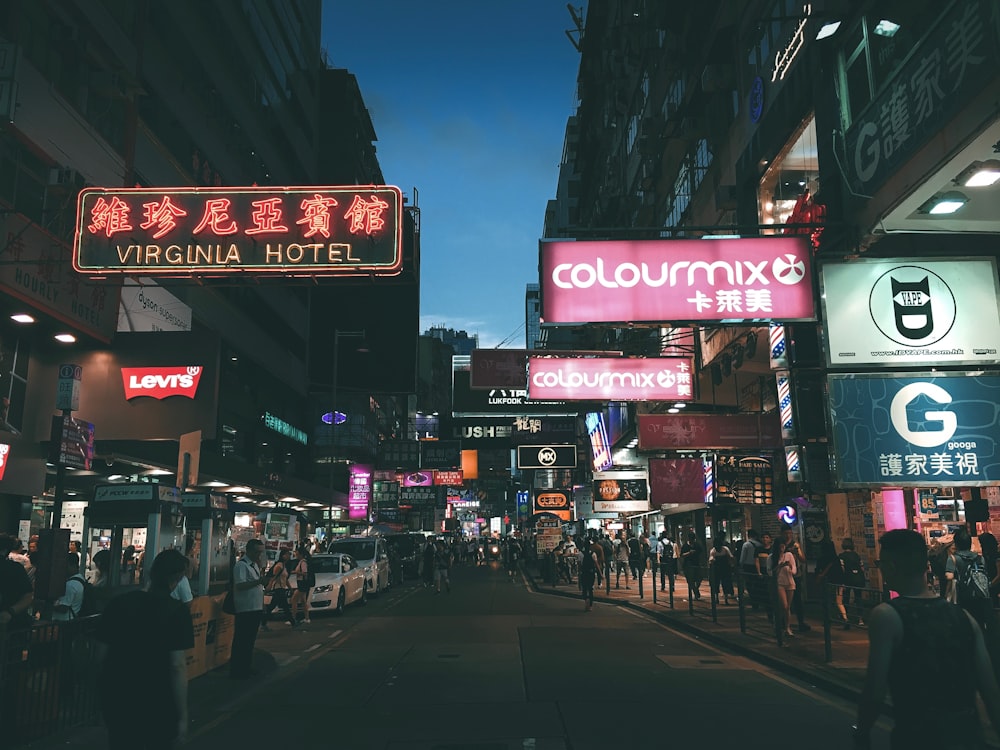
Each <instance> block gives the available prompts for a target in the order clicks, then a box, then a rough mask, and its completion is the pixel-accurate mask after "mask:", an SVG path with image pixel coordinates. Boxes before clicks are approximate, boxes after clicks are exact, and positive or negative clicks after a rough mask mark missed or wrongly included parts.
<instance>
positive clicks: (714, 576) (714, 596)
mask: <svg viewBox="0 0 1000 750" xmlns="http://www.w3.org/2000/svg"><path fill="white" fill-rule="evenodd" d="M718 585H719V579H718V573H716V571H715V566H714V565H709V566H708V588H709V594H710V595H711V596H709V601H710V602H711V605H712V622H714V623H718V622H719V592H718V591H717V586H718Z"/></svg>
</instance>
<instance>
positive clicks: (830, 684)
mask: <svg viewBox="0 0 1000 750" xmlns="http://www.w3.org/2000/svg"><path fill="white" fill-rule="evenodd" d="M524 570H525V573H526V574H527V576H528V579H529V580H530V582H531V585H532V587H533V588H534V590H535V591H537V592H539V593H543V594H552V595H555V596H566V597H572V598H580V590H579V588H578V586H577V583H576V580H575V579H574V581H573V583H571V584H570V583H565V582H563V583H560V584H558V585H556V586H552V585H551V584H550V583H548V582H546V581H544V580H543V578H542V575H541V573H540V570H539V563H536V562H535V561H526V564H525V568H524ZM638 584H639V582H638V581H632V580H630V581H629V586H630V588H629V589H626V588H625V587H624V581H623V582H622V588H620V589H616V588H615V586H614V574H613V573H612V576H611V590H610V592H608V591H607V589H606V587H605V586H601V587H600V588H595V589H594V601H595V606H599V605H600V604H602V603H603V604H615V605H618V606H624V607H630V608H632V609H635V610H639V611H642V612H645V613H647V614H649V615H651V616H653V617H655V618H656V619H658V620H660V621H661V622H663V623H665V624H667V625H669V626H670V627H672V628H676V629H678V630H681V631H684V632H686V633H688V634H690V635H693V636H695V637H697V638H699V639H701V640H704V641H706V642H708V643H711V644H713V645H716V646H720V647H722V648H724V649H726V650H729V651H734V652H736V653H738V654H740V655H741V656H745V657H747V658H750V659H753V660H754V661H757V662H758V663H760V664H763V665H765V666H767V667H770V668H772V669H775V670H778V671H781V672H784V673H785V674H788V675H790V676H792V677H795V678H796V679H800V680H804V681H806V682H808V683H809V684H811V685H817V686H820V687H822V688H823V689H824V690H826V691H828V692H832V693H834V694H837V695H839V696H841V697H843V698H846V699H848V700H857V698H858V696H859V695H860V693H861V688H862V685H863V682H864V676H865V668H866V664H867V659H868V634H867V631H866V630H865V628H864V627H857V626H855V627H852V628H851V629H850V630H844V629H843V628H842V627H841V626H840V625H838V624H836V623H833V624H831V627H830V640H831V652H832V656H833V659H832V661H830V662H827V661H826V649H825V645H824V632H823V614H822V610H821V607H820V605H819V603H817V602H809V601H807V602H806V606H805V610H806V622H807V623H808V624H809V626H810V627H811V628H812V629H811V630H810V631H808V632H805V633H799V632H796V633H795V636H794V637H791V638H788V637H786V638H785V639H784V644H783V645H782V646H779V645H778V644H777V641H776V638H775V633H774V627H773V626H772V625H771V623H770V622H768V620H767V616H766V614H765V613H764V611H763V609H762V610H760V611H759V612H754V611H753V610H752V609H751V608H750V606H749V605H747V606H746V607H745V609H744V612H745V616H746V632H745V633H744V632H741V631H740V617H739V606H737V604H736V603H735V600H734V599H732V598H731V599H730V601H731V602H733V604H731V605H730V606H725V605H724V604H722V599H721V598H720V600H719V604H718V606H717V607H716V613H715V621H714V622H713V619H712V602H711V597H710V596H709V584H708V580H707V579H706V580H705V581H703V582H702V584H701V598H700V599H693V600H692V601H689V600H688V586H687V581H686V580H684V578H683V576H677V578H676V585H675V589H674V597H673V609H671V608H670V598H669V596H670V595H669V593H668V592H661V591H660V590H659V588H657V590H656V592H655V597H656V601H655V602H654V601H653V598H654V592H653V590H652V589H653V582H652V576H651V574H650V572H649V571H646V574H645V577H644V578H643V597H642V598H641V599H640V598H639V587H638Z"/></svg>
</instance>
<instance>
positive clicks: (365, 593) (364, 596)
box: [361, 586, 368, 607]
mask: <svg viewBox="0 0 1000 750" xmlns="http://www.w3.org/2000/svg"><path fill="white" fill-rule="evenodd" d="M366 604H368V587H367V586H362V587H361V606H362V607H363V606H365V605H366Z"/></svg>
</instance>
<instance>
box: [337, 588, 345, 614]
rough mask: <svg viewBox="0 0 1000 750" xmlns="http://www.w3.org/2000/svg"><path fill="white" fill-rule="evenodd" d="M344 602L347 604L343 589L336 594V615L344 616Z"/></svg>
mask: <svg viewBox="0 0 1000 750" xmlns="http://www.w3.org/2000/svg"><path fill="white" fill-rule="evenodd" d="M346 602H347V595H346V594H344V589H343V588H341V589H340V591H339V592H338V593H337V614H338V615H342V614H344V607H345V606H346Z"/></svg>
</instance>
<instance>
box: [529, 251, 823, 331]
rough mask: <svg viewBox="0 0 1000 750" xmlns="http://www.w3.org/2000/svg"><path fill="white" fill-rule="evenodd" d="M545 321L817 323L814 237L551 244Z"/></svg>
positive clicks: (542, 256) (543, 262)
mask: <svg viewBox="0 0 1000 750" xmlns="http://www.w3.org/2000/svg"><path fill="white" fill-rule="evenodd" d="M539 268H540V269H541V274H540V278H541V282H542V320H543V321H544V322H546V323H628V322H631V323H636V322H685V321H718V322H723V321H724V322H739V321H750V320H755V321H759V320H782V321H788V320H815V317H816V314H815V305H814V302H813V283H812V265H811V262H810V248H809V242H808V238H806V237H795V236H780V237H754V238H747V239H742V238H741V239H725V240H723V239H718V240H636V241H586V242H562V241H559V242H550V241H544V240H543V241H542V242H541V243H540V246H539Z"/></svg>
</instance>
